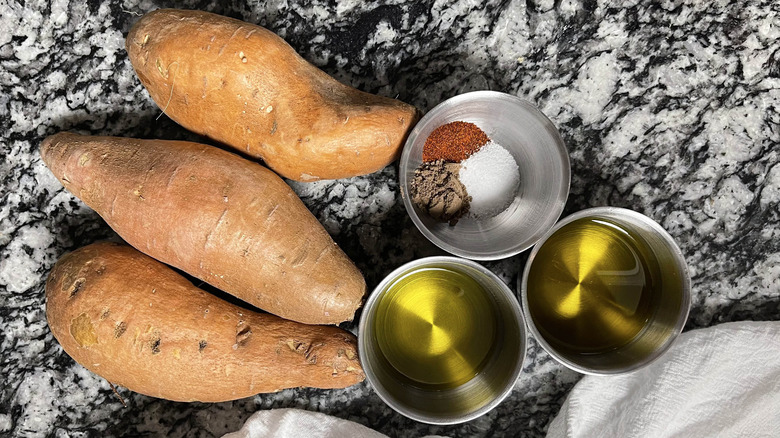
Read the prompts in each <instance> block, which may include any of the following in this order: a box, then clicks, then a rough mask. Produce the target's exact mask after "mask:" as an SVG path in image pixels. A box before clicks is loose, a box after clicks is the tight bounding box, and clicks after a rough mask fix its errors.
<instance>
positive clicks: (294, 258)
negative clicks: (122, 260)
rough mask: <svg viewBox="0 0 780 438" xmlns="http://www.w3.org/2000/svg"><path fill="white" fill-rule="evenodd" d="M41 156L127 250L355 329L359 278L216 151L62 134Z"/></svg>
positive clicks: (240, 162)
mask: <svg viewBox="0 0 780 438" xmlns="http://www.w3.org/2000/svg"><path fill="white" fill-rule="evenodd" d="M41 156H42V157H43V161H44V162H45V163H46V165H47V166H48V167H49V169H51V171H52V172H53V173H54V175H55V176H56V177H57V178H58V179H59V180H60V181H61V182H62V183H63V185H64V186H65V187H66V188H67V189H68V190H70V191H71V192H72V193H73V194H75V195H76V196H78V197H79V198H81V200H83V201H84V202H85V203H86V204H87V205H88V206H89V207H91V208H93V209H94V210H95V211H97V213H98V214H100V216H102V217H103V219H104V220H105V221H106V222H107V223H108V225H109V226H111V228H113V229H114V230H115V231H116V232H117V233H118V234H119V235H120V236H121V237H122V238H123V239H124V240H125V241H127V242H128V243H129V244H131V245H132V246H134V247H135V248H137V249H138V250H140V251H142V252H144V253H145V254H147V255H149V256H151V257H154V258H155V259H157V260H160V261H162V262H164V263H167V264H169V265H172V266H175V267H177V268H179V269H181V270H183V271H185V272H187V273H189V274H190V275H193V276H195V277H197V278H199V279H201V280H203V281H205V282H207V283H209V284H211V285H213V286H215V287H217V288H218V289H221V290H223V291H225V292H228V293H230V294H232V295H235V296H236V297H238V298H240V299H242V300H244V301H246V302H248V303H250V304H253V305H255V306H257V307H259V308H261V309H264V310H266V311H268V312H271V313H273V314H275V315H278V316H281V317H283V318H287V319H291V320H294V321H298V322H303V323H309V324H335V323H339V322H343V321H347V320H351V319H352V318H353V316H354V313H355V311H356V310H357V308H358V307H359V306H360V304H361V302H362V298H363V295H364V293H365V289H366V285H365V280H364V279H363V276H362V275H361V274H360V271H359V270H358V269H357V268H356V267H355V265H354V264H352V262H351V261H350V260H349V258H348V257H347V256H346V255H345V254H344V253H343V252H342V251H341V249H339V247H338V246H337V245H336V243H335V242H333V239H331V237H330V236H329V235H328V233H327V232H326V231H325V229H324V228H323V227H322V225H320V223H319V222H318V221H317V219H316V218H315V217H314V216H313V215H312V214H311V213H310V212H309V210H308V209H307V208H306V206H305V205H304V204H303V203H302V202H301V200H300V199H299V198H298V197H297V196H296V195H295V193H294V192H293V191H292V189H290V187H289V186H288V185H287V184H285V183H284V181H282V180H281V178H279V177H278V176H276V175H275V174H274V173H273V172H271V171H270V170H268V169H266V168H264V167H263V166H261V165H259V164H257V163H253V162H251V161H248V160H245V159H243V158H241V157H239V156H236V155H234V154H232V153H230V152H226V151H223V150H221V149H219V148H215V147H212V146H207V145H202V144H198V143H191V142H183V141H162V140H137V139H131V138H119V137H91V136H81V135H77V134H71V133H60V134H56V135H54V136H51V137H48V138H47V139H45V140H44V142H43V144H42V145H41Z"/></svg>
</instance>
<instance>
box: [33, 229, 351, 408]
mask: <svg viewBox="0 0 780 438" xmlns="http://www.w3.org/2000/svg"><path fill="white" fill-rule="evenodd" d="M46 317H47V319H48V322H49V327H50V328H51V331H52V333H53V334H54V337H55V338H57V340H58V341H59V343H60V345H62V348H63V349H64V350H65V351H66V352H67V353H68V354H69V355H70V356H71V357H73V359H75V360H76V361H77V362H79V363H80V364H82V365H84V366H85V367H86V368H87V369H89V370H90V371H93V372H95V373H96V374H98V375H100V376H102V377H104V378H105V379H107V380H108V381H109V382H112V383H115V384H118V385H121V386H124V387H126V388H128V389H131V390H133V391H135V392H139V393H142V394H146V395H150V396H153V397H160V398H165V399H169V400H177V401H204V402H219V401H226V400H233V399H238V398H243V397H249V396H251V395H254V394H257V393H261V392H273V391H278V390H281V389H284V388H292V387H298V386H309V387H315V388H342V387H346V386H350V385H352V384H355V383H358V382H360V381H361V380H363V377H364V376H363V372H362V369H361V368H360V364H359V363H358V359H357V352H356V349H355V346H356V342H355V337H354V335H352V334H351V333H349V332H346V331H344V330H342V329H339V328H338V327H329V326H313V325H306V324H300V323H296V322H293V321H287V320H284V319H281V318H278V317H276V316H273V315H269V314H260V313H255V312H252V311H248V310H246V309H242V308H240V307H238V306H235V305H233V304H230V303H228V302H226V301H224V300H221V299H219V298H217V297H215V296H214V295H211V294H209V293H207V292H204V291H202V290H200V289H198V288H196V287H195V286H193V285H192V283H190V282H189V281H188V280H187V279H185V278H184V277H182V276H181V275H179V274H177V273H176V272H174V271H173V270H172V269H171V268H169V267H167V266H165V265H163V264H162V263H160V262H158V261H156V260H154V259H152V258H150V257H147V256H145V255H143V254H141V253H140V252H138V251H136V250H135V249H133V248H131V247H129V246H127V245H123V244H116V243H96V244H92V245H89V246H87V247H84V248H81V249H79V250H77V251H74V252H72V253H70V254H68V255H66V256H64V257H62V259H60V260H59V261H58V262H57V263H56V264H55V265H54V268H53V269H52V271H51V273H50V274H49V278H48V280H47V281H46Z"/></svg>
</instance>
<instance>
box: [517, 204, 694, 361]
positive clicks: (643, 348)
mask: <svg viewBox="0 0 780 438" xmlns="http://www.w3.org/2000/svg"><path fill="white" fill-rule="evenodd" d="M585 217H588V218H604V219H610V220H612V221H614V222H616V223H618V224H620V225H621V226H623V227H625V228H626V229H629V230H632V231H633V232H635V233H637V234H639V235H641V236H642V238H643V239H644V240H645V242H646V243H647V244H648V245H649V247H650V248H651V249H652V251H653V253H654V255H655V257H656V258H657V259H658V262H659V264H660V265H661V266H666V267H668V268H667V270H666V271H665V272H664V275H663V286H662V291H661V294H662V295H661V297H659V299H658V300H657V305H656V306H655V309H654V313H653V316H652V317H651V318H650V320H649V321H648V322H647V324H646V325H645V328H644V329H642V331H640V332H639V334H638V335H637V336H636V337H635V338H634V339H633V340H632V341H631V342H629V343H628V344H626V345H624V346H623V347H620V348H618V349H615V350H612V351H609V352H605V353H601V354H588V355H584V354H567V353H562V352H560V351H558V350H556V348H555V347H554V346H553V345H551V343H550V342H548V341H547V340H546V339H545V338H544V336H543V335H542V334H541V333H540V330H539V328H538V327H537V326H536V325H535V323H534V320H533V316H532V315H531V312H530V310H529V305H528V295H529V294H532V293H534V291H532V290H528V274H529V272H530V270H531V266H532V264H533V263H534V262H535V261H536V254H537V253H538V252H539V249H540V248H541V247H542V245H544V243H545V242H546V241H547V239H548V238H549V237H550V236H552V235H553V234H554V233H555V232H556V231H557V230H559V229H560V228H561V227H563V226H564V225H566V224H568V223H570V222H573V221H575V220H577V219H581V218H585ZM539 262H541V261H539ZM519 283H520V284H519V285H518V286H519V289H520V291H521V299H522V306H523V315H524V316H525V320H526V322H527V324H528V329H529V330H530V331H531V333H532V334H533V336H534V338H536V340H537V341H538V342H539V344H540V345H541V346H542V348H544V349H545V351H547V352H548V353H549V354H550V356H552V357H553V358H555V359H556V360H557V361H559V362H560V363H562V364H563V365H565V366H567V367H569V368H571V369H573V370H575V371H578V372H581V373H584V374H593V375H612V374H621V373H626V372H629V371H633V370H636V369H638V368H641V367H643V366H646V365H648V364H650V363H651V362H652V361H654V360H655V359H657V358H658V357H660V356H661V355H662V354H663V353H664V352H665V351H666V350H668V349H669V347H671V345H672V343H673V342H674V340H675V339H676V338H677V336H678V335H679V334H680V332H682V329H683V326H684V325H685V321H686V320H687V319H688V312H689V310H690V307H691V280H690V275H689V273H688V266H687V265H686V263H685V258H684V256H683V254H682V252H681V251H680V249H679V248H678V247H677V244H676V243H675V242H674V239H672V236H670V235H669V233H667V232H666V230H664V229H663V228H662V227H661V226H660V225H659V224H658V223H656V222H655V221H653V220H652V219H650V218H649V217H647V216H645V215H643V214H641V213H637V212H635V211H632V210H628V209H625V208H617V207H595V208H589V209H586V210H582V211H579V212H577V213H574V214H572V215H570V216H567V217H565V218H564V219H562V220H561V221H560V222H558V223H557V224H556V225H555V227H553V228H552V229H551V230H549V231H548V232H547V233H546V234H545V235H544V237H542V238H541V239H540V240H539V242H538V243H537V244H536V245H535V246H534V249H533V250H532V251H531V255H530V256H529V257H528V261H527V263H526V265H525V270H524V272H523V276H522V278H521V279H520V280H519Z"/></svg>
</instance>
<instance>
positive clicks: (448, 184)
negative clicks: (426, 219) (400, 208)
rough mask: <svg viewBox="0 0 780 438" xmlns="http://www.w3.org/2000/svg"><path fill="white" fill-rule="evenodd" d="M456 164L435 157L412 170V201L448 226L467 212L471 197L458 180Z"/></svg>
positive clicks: (458, 166)
mask: <svg viewBox="0 0 780 438" xmlns="http://www.w3.org/2000/svg"><path fill="white" fill-rule="evenodd" d="M459 170H460V164H457V163H447V162H445V161H444V160H436V161H432V162H430V163H423V164H422V165H421V166H420V167H418V168H417V169H416V170H415V171H414V179H413V180H412V187H411V195H412V202H414V204H415V205H417V207H418V208H420V209H421V210H423V211H425V212H426V213H428V214H429V215H430V216H431V217H432V218H434V219H436V220H439V221H441V222H449V224H450V225H455V224H456V223H458V219H460V218H461V217H463V216H464V215H465V214H466V213H468V211H469V202H471V196H469V195H468V193H466V187H464V186H463V184H461V182H460V180H459V179H458V172H459Z"/></svg>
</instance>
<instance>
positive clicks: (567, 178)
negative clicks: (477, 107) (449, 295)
mask: <svg viewBox="0 0 780 438" xmlns="http://www.w3.org/2000/svg"><path fill="white" fill-rule="evenodd" d="M497 99H498V100H507V101H511V102H512V103H514V104H516V105H517V106H519V107H522V108H524V109H525V110H526V111H528V112H529V113H531V114H533V115H534V116H536V117H537V118H538V119H539V121H540V122H541V123H542V125H544V126H545V127H546V128H547V132H549V133H550V134H551V135H552V137H553V141H554V142H555V144H556V145H557V146H558V148H557V149H558V150H557V152H558V154H557V156H558V158H559V159H560V160H561V164H562V168H563V173H564V175H562V179H561V181H562V184H561V186H560V187H559V189H558V193H557V194H556V197H555V202H554V203H553V204H552V205H551V211H552V212H553V213H554V216H552V217H554V219H553V220H551V221H550V222H549V223H545V224H544V226H543V227H540V228H539V229H537V230H536V231H535V232H534V233H532V234H531V235H530V236H529V238H528V240H527V241H526V243H525V244H524V245H516V246H513V247H510V248H509V249H506V250H503V251H493V252H481V253H475V252H471V251H467V250H464V249H461V248H459V247H457V246H455V245H452V244H450V243H448V242H446V241H444V240H442V239H440V238H439V237H437V236H436V235H434V234H433V233H432V232H431V231H430V230H429V229H428V228H427V227H426V226H425V224H423V223H422V220H421V219H420V216H419V215H418V214H417V212H416V211H415V208H414V205H413V204H412V200H411V196H410V194H409V185H410V184H411V182H410V181H409V180H408V178H407V177H406V171H405V169H406V167H408V163H409V157H410V155H411V149H412V147H411V146H412V144H413V143H414V142H415V140H416V139H417V137H418V136H419V135H420V131H421V130H422V126H424V125H425V122H426V121H427V120H429V119H431V118H433V116H434V115H436V114H437V113H439V112H441V111H442V108H445V107H450V106H453V105H459V104H461V103H463V102H466V101H474V100H497ZM398 172H399V185H400V191H401V198H402V199H403V203H404V207H405V208H406V213H407V214H408V215H409V217H410V218H411V219H412V222H413V223H414V225H415V227H417V229H418V230H419V231H420V232H421V233H422V234H423V236H425V238H427V239H428V240H429V241H430V242H432V243H433V244H434V245H436V246H437V247H439V248H441V249H442V250H444V251H446V252H448V253H450V254H453V255H456V256H459V257H463V258H467V259H471V260H482V261H487V260H500V259H505V258H509V257H512V256H514V255H517V254H520V253H521V252H523V251H525V250H527V249H528V248H531V247H532V246H534V244H536V242H538V241H539V239H541V237H542V236H543V235H544V233H545V232H546V231H547V230H549V229H550V227H553V226H554V225H555V223H556V222H557V221H558V219H560V216H561V213H563V209H564V207H565V206H566V200H567V199H568V196H569V190H570V188H571V163H570V161H569V151H568V149H567V148H566V143H565V142H564V141H563V138H562V137H561V134H560V132H559V131H558V128H557V127H556V126H555V124H554V123H553V122H552V121H551V120H550V119H549V118H548V117H547V116H546V115H545V114H544V113H543V112H542V111H541V110H540V109H539V108H537V107H536V106H535V105H534V104H533V103H531V102H529V101H527V100H525V99H522V98H520V97H517V96H514V95H512V94H508V93H502V92H499V91H489V90H483V91H472V92H468V93H463V94H459V95H457V96H453V97H451V98H449V99H446V100H444V101H442V102H440V103H439V104H438V105H436V106H435V107H433V109H431V110H430V111H428V112H427V113H426V114H425V115H424V116H423V117H422V118H421V119H420V121H418V122H417V124H416V125H415V127H414V129H412V131H411V132H410V133H409V135H408V136H407V138H406V142H405V143H404V147H403V151H402V152H401V158H400V160H399V165H398Z"/></svg>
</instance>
